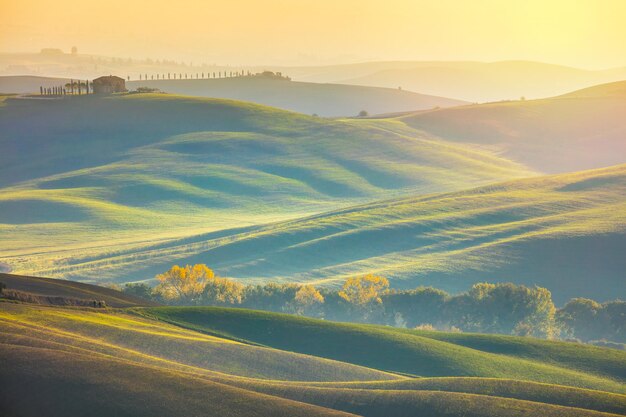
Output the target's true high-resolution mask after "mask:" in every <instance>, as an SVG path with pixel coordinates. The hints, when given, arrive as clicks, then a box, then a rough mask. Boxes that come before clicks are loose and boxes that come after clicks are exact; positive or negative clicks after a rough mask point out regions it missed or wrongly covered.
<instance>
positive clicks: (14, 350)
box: [0, 343, 348, 417]
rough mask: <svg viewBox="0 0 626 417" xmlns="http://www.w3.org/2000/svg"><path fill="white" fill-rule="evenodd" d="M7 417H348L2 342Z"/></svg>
mask: <svg viewBox="0 0 626 417" xmlns="http://www.w3.org/2000/svg"><path fill="white" fill-rule="evenodd" d="M0 350H1V351H2V355H0V369H2V370H1V371H0V382H1V383H2V390H1V391H0V412H2V414H3V415H5V416H23V417H28V416H41V415H46V416H50V417H53V416H67V415H77V416H78V415H90V416H103V417H104V416H111V415H115V416H133V417H138V416H155V415H159V416H181V415H189V416H199V415H222V416H268V415H273V416H347V415H348V414H345V413H341V412H338V411H334V410H329V409H324V408H321V407H315V406H311V405H308V404H302V403H297V402H293V401H288V400H283V399H279V398H276V397H270V396H266V395H261V394H257V393H254V392H250V391H245V390H242V389H237V388H233V387H229V386H226V385H222V384H217V383H214V382H211V381H207V380H204V379H200V378H194V377H191V376H189V375H185V374H180V373H176V372H172V371H166V370H161V369H154V368H150V367H147V366H138V365H136V364H132V363H126V362H123V361H118V360H115V359H112V358H101V357H96V358H94V356H93V355H85V354H77V353H72V354H70V353H67V352H60V351H57V350H52V349H41V348H31V347H23V346H13V345H5V344H1V343H0Z"/></svg>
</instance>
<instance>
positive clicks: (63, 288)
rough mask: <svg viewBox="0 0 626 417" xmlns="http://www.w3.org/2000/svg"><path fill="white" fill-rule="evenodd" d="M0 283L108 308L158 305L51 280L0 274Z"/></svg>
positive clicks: (63, 281)
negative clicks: (95, 303)
mask: <svg viewBox="0 0 626 417" xmlns="http://www.w3.org/2000/svg"><path fill="white" fill-rule="evenodd" d="M0 282H2V283H4V284H5V285H6V287H7V289H9V290H18V291H25V292H28V293H33V294H41V295H46V296H52V297H65V298H78V299H88V300H93V299H96V300H104V301H105V302H106V304H107V306H109V307H118V308H120V307H134V306H150V305H158V304H157V303H154V302H151V301H149V300H144V299H142V298H138V297H134V296H132V295H128V294H125V293H122V292H120V291H116V290H113V289H110V288H105V287H99V286H95V285H89V284H83V283H80V282H74V281H66V280H60V279H51V278H39V277H25V276H21V275H13V274H3V273H0Z"/></svg>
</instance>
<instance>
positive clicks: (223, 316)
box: [0, 287, 626, 417]
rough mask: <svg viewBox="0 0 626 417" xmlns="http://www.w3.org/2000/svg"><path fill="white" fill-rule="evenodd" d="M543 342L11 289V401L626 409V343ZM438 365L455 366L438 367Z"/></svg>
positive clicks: (592, 412) (239, 411)
mask: <svg viewBox="0 0 626 417" xmlns="http://www.w3.org/2000/svg"><path fill="white" fill-rule="evenodd" d="M48 289H50V287H48ZM42 291H43V290H42ZM93 291H94V292H99V291H100V290H99V289H97V288H94V289H93ZM47 294H48V295H51V294H52V293H47ZM173 323H177V324H179V325H175V324H173ZM440 335H441V336H442V337H444V338H445V337H446V336H449V335H447V334H444V333H442V334H440ZM464 336H467V337H470V338H471V337H472V335H464ZM491 337H492V336H485V338H487V339H489V338H491ZM501 339H502V340H505V341H506V340H508V341H515V343H518V344H522V343H523V342H524V341H527V342H528V343H529V348H528V349H529V350H536V349H537V346H533V343H535V342H536V341H534V339H520V338H510V337H503V338H498V337H493V340H494V345H495V346H498V345H501V344H502V340H501ZM542 343H543V344H542V345H541V346H540V347H541V348H546V352H545V353H544V354H539V352H536V354H535V355H534V356H533V355H530V356H529V355H526V357H524V355H516V354H512V353H510V352H509V353H507V354H505V353H488V350H489V349H488V348H487V347H486V346H482V348H471V347H467V346H464V345H463V343H461V342H459V341H457V340H453V341H442V340H435V337H434V336H433V335H432V334H429V333H428V332H413V331H411V332H409V331H402V330H399V329H392V328H385V327H380V326H367V325H352V324H341V323H332V322H325V321H321V320H313V319H303V318H298V317H293V316H287V315H281V314H274V313H263V312H257V311H251V310H240V309H217V308H193V307H180V308H170V307H158V308H140V307H133V308H131V309H117V310H111V309H109V310H101V311H96V310H94V309H88V308H82V309H81V308H60V307H45V306H33V305H26V304H19V303H18V304H16V303H7V302H0V353H1V354H0V383H1V384H2V386H3V390H2V391H1V392H0V411H2V412H3V413H4V414H6V415H20V416H35V415H41V414H42V413H43V414H45V415H50V416H61V415H68V414H72V415H83V414H86V413H87V411H86V410H88V414H90V415H97V416H101V415H102V416H104V415H111V414H114V415H122V416H125V415H128V416H131V415H132V416H143V415H146V416H148V415H157V414H158V415H163V416H170V415H172V416H173V415H180V413H181V412H182V413H185V414H188V415H207V414H209V415H215V414H219V415H229V416H244V415H245V416H248V415H252V416H254V415H259V416H264V415H276V416H282V415H284V416H287V415H289V416H291V415H293V416H318V415H319V416H326V415H327V416H334V415H336V416H340V415H360V416H368V417H384V416H389V415H394V416H410V415H441V416H450V417H453V416H455V417H457V416H458V417H461V416H465V417H467V416H476V417H478V416H494V417H495V416H498V417H509V416H511V417H513V416H525V415H541V416H580V417H583V416H584V417H587V416H589V417H592V416H598V417H600V416H609V415H613V416H614V415H626V396H625V395H623V394H624V393H625V392H626V388H625V385H624V377H623V375H622V376H621V377H620V376H619V375H618V373H619V372H621V371H620V369H618V368H619V367H620V366H621V367H622V368H623V364H624V363H626V361H624V358H623V355H625V354H626V353H624V352H618V351H611V350H609V349H603V348H592V349H591V350H593V352H591V351H590V350H589V349H585V348H582V347H580V346H579V345H572V346H574V347H573V349H574V350H576V349H578V351H577V355H578V358H579V360H580V361H581V362H586V363H587V364H592V363H593V364H594V365H596V366H598V368H596V369H587V370H586V371H583V370H581V369H579V368H577V367H576V365H575V363H573V362H570V363H566V362H561V363H559V364H556V362H554V361H552V363H551V360H550V357H552V359H554V358H553V356H554V352H551V351H550V350H549V349H547V348H549V347H550V345H551V344H553V342H542ZM485 344H487V342H486V341H485ZM262 345H264V346H262ZM554 346H555V350H558V349H559V347H560V345H558V344H554ZM590 352H591V353H590ZM613 352H616V353H615V354H617V355H622V357H620V358H618V359H619V360H620V361H621V365H619V364H618V365H617V366H616V368H615V369H614V370H613V371H612V372H609V371H608V370H607V367H606V366H605V365H606V364H603V363H602V362H600V361H596V362H588V361H587V359H588V358H590V357H591V356H593V354H595V356H598V357H601V356H602V355H604V356H606V358H607V359H606V361H607V362H606V363H609V362H610V357H611V355H613ZM592 353H593V354H592ZM363 365H365V366H363ZM390 368H391V369H390ZM389 370H391V371H396V372H397V373H393V372H392V373H389V372H385V371H389ZM622 370H623V369H622ZM409 373H412V374H418V373H421V374H422V376H428V377H422V378H419V377H410V376H408V375H406V374H409ZM437 374H439V375H446V376H447V377H443V378H442V377H432V376H431V375H437ZM466 375H476V376H474V377H469V378H468V377H465V376H466ZM494 377H495V378H494ZM511 378H513V379H511ZM532 380H543V381H544V382H550V383H537V382H532ZM563 384H565V385H567V384H570V385H572V386H565V385H563ZM574 385H575V386H574ZM583 386H586V387H589V388H593V390H589V389H583V388H581V387H583ZM342 413H351V414H342Z"/></svg>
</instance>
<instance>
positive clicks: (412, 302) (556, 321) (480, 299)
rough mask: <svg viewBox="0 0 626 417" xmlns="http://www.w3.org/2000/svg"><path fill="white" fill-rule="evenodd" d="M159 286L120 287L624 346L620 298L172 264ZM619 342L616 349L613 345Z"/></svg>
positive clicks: (193, 300)
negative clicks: (299, 279)
mask: <svg viewBox="0 0 626 417" xmlns="http://www.w3.org/2000/svg"><path fill="white" fill-rule="evenodd" d="M156 279H157V281H158V282H159V284H158V285H157V286H156V287H150V286H149V285H147V284H144V283H135V284H126V285H125V286H124V287H123V288H122V290H123V291H124V292H126V293H129V294H132V295H135V296H139V297H143V298H148V299H152V300H155V301H159V302H162V303H165V304H171V305H206V306H230V307H242V308H250V309H257V310H267V311H274V312H283V313H291V314H298V315H304V316H309V317H316V318H323V319H327V320H333V321H347V322H357V323H371V324H382V325H390V326H396V327H406V328H420V329H426V330H445V331H453V332H455V331H462V332H478V333H500V334H512V335H519V336H534V337H541V338H547V339H556V338H561V339H576V340H579V341H583V342H595V343H597V344H600V342H599V341H605V342H602V343H604V344H605V345H610V344H611V343H610V342H606V341H611V342H615V343H617V344H621V343H626V302H624V301H619V300H618V301H611V302H607V303H603V304H600V303H597V302H595V301H593V300H588V299H584V298H575V299H572V300H570V301H569V302H568V303H567V304H565V305H564V306H563V307H562V308H560V309H557V308H556V307H555V305H554V302H553V300H552V294H551V293H550V291H549V290H547V289H546V288H541V287H532V288H531V287H527V286H524V285H515V284H511V283H498V284H491V283H477V284H474V285H473V286H472V287H471V288H470V289H469V290H468V291H466V292H463V293H461V294H456V295H451V294H448V293H447V292H445V291H442V290H440V289H436V288H432V287H418V288H415V289H411V290H397V289H391V288H390V286H389V280H387V279H386V278H384V277H380V276H376V275H364V276H359V277H352V278H348V279H347V280H346V281H345V282H344V283H343V285H342V286H341V288H339V289H336V290H335V289H330V288H316V287H315V286H313V285H309V284H279V283H271V282H270V283H267V284H263V285H244V284H242V283H240V282H237V281H234V280H232V279H228V278H221V277H218V276H216V275H215V273H214V272H213V271H212V270H211V269H210V268H208V267H207V266H206V265H204V264H197V265H193V266H191V265H187V266H184V267H180V266H173V267H172V268H171V269H170V270H169V271H167V272H165V273H163V274H159V275H157V276H156ZM617 347H619V346H617Z"/></svg>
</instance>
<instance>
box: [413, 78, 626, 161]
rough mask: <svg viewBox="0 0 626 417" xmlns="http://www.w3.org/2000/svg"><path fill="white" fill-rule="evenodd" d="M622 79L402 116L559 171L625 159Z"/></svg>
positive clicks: (462, 140) (442, 134) (458, 139)
mask: <svg viewBox="0 0 626 417" xmlns="http://www.w3.org/2000/svg"><path fill="white" fill-rule="evenodd" d="M624 113H626V81H619V82H615V83H610V84H604V85H599V86H595V87H591V88H586V89H584V90H581V91H575V92H573V93H569V94H565V95H562V96H559V97H553V98H547V99H541V100H525V101H523V100H516V101H509V102H494V103H487V104H477V105H471V106H463V107H457V108H454V109H441V110H438V111H429V112H422V113H417V114H414V115H408V116H404V117H402V118H401V120H402V121H404V122H405V123H407V124H408V125H410V126H412V127H414V128H416V129H421V130H425V131H427V132H429V133H431V134H433V135H436V136H438V137H440V138H444V139H446V140H450V141H453V142H456V143H471V144H475V145H477V146H483V147H486V148H489V149H497V150H499V151H500V152H501V154H502V155H504V156H506V157H508V158H511V159H513V160H515V161H518V162H521V163H524V164H526V165H527V166H530V167H532V168H534V169H536V170H538V171H541V172H546V173H559V172H569V171H578V170H582V169H593V168H600V167H605V166H609V165H614V164H621V163H624V155H625V154H626V142H625V141H624V136H625V135H626V126H624V122H623V114H624Z"/></svg>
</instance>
